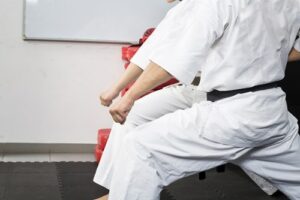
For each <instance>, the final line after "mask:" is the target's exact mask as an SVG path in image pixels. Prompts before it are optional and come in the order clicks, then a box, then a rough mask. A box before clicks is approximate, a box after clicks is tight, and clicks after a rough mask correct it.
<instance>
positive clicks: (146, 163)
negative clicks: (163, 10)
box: [94, 0, 300, 200]
mask: <svg viewBox="0 0 300 200" xmlns="http://www.w3.org/2000/svg"><path fill="white" fill-rule="evenodd" d="M299 28H300V1H298V0H286V1H282V0H272V1H259V0H251V1H250V0H223V1H221V0H201V1H200V0H186V1H183V2H181V3H179V4H178V5H177V6H175V7H174V8H173V9H171V10H170V12H169V13H168V14H167V16H166V17H165V18H164V20H163V21H162V22H161V23H160V24H159V26H158V27H157V28H156V30H155V32H154V33H153V34H152V35H151V37H150V38H149V39H148V40H147V41H146V43H145V44H144V45H143V46H142V47H141V49H140V50H139V51H138V53H137V54H136V55H135V56H134V58H133V59H132V60H131V62H132V64H131V65H130V67H129V68H128V70H126V72H125V74H124V76H123V77H122V78H121V79H120V80H119V82H118V83H117V84H116V85H115V86H114V87H113V89H111V90H110V91H108V92H106V93H104V94H103V95H102V104H103V105H107V106H109V105H110V104H111V101H112V100H113V99H114V98H115V97H116V96H117V95H118V93H119V91H120V89H121V88H123V87H125V85H127V83H128V82H131V81H134V80H135V79H136V78H137V77H138V79H137V80H136V82H135V84H134V85H133V86H132V87H131V89H130V90H129V91H128V92H127V93H126V95H125V96H124V97H123V98H122V99H121V100H120V101H119V102H118V103H117V104H115V105H113V106H112V107H111V109H110V113H111V115H112V117H113V119H114V121H116V122H118V123H120V124H117V123H115V124H114V125H113V127H112V133H111V135H110V138H109V141H108V143H107V147H106V149H105V152H104V155H103V157H102V160H101V162H100V164H99V167H98V169H97V172H96V175H95V178H94V181H95V182H96V183H98V184H100V185H103V186H104V187H106V188H109V189H110V195H109V199H112V200H122V199H128V200H134V199H145V200H148V199H149V200H152V199H159V192H160V190H161V188H162V187H163V186H164V185H168V184H170V183H172V182H174V181H176V180H178V179H180V178H183V177H185V176H188V175H191V174H194V173H198V172H199V171H204V170H207V169H210V168H212V167H215V166H218V165H221V164H224V163H227V162H232V163H234V164H237V165H239V166H241V167H242V168H244V169H247V170H249V171H252V172H254V173H256V174H258V175H260V176H263V177H265V178H266V179H268V180H269V181H270V182H272V184H274V185H275V186H276V187H277V188H279V189H280V190H281V191H282V192H283V193H285V194H286V195H287V196H288V197H289V198H290V199H300V192H299V191H300V160H299V155H300V141H299V135H298V126H297V120H296V119H295V118H294V117H293V116H292V115H291V114H290V113H289V112H288V111H287V108H286V102H285V94H284V92H283V91H282V90H281V88H279V87H277V86H276V84H275V83H274V82H276V81H279V80H281V79H283V77H284V71H285V66H286V63H287V60H288V55H289V52H291V53H290V58H291V59H299V57H300V55H299V54H300V53H299V51H300V41H299V40H296V36H297V34H298V33H299ZM293 47H294V48H295V49H293ZM199 70H200V71H201V72H202V74H201V83H200V85H199V86H197V87H194V86H190V85H189V84H190V83H191V81H192V79H193V78H194V76H195V75H196V73H197V71H199ZM171 77H176V78H177V79H178V80H179V81H180V82H181V83H183V85H181V86H180V85H176V86H173V87H168V88H165V89H163V90H160V91H158V92H155V93H151V94H150V95H147V96H146V97H144V98H142V99H139V100H137V101H135V100H136V99H138V98H139V97H140V96H141V95H143V94H144V93H146V92H147V91H148V90H150V89H152V88H154V87H155V86H157V85H159V84H161V83H163V82H165V81H166V80H168V79H170V78H171ZM254 86H256V87H254ZM243 88H245V89H243ZM237 89H243V90H239V91H236V90H237ZM215 90H219V91H230V92H215ZM206 92H208V95H207V97H208V101H206V97H205V94H206ZM105 198H107V197H104V198H103V199H105Z"/></svg>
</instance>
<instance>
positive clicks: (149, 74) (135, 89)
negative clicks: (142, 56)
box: [126, 62, 172, 101]
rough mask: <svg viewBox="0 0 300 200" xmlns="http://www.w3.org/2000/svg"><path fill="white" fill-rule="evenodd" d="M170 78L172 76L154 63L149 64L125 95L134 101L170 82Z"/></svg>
mask: <svg viewBox="0 0 300 200" xmlns="http://www.w3.org/2000/svg"><path fill="white" fill-rule="evenodd" d="M171 78H172V75H171V74H169V73H168V72H167V71H166V70H164V69H163V68H162V67H160V66H159V65H157V64H155V63H154V62H150V64H149V65H148V66H147V68H146V69H145V71H144V72H143V73H142V74H141V76H140V77H139V78H138V79H137V80H136V82H135V83H134V85H133V86H132V87H131V88H130V89H129V90H128V91H127V93H126V95H127V96H128V97H129V98H131V99H132V100H133V101H135V100H136V99H138V98H139V97H140V96H142V95H144V94H145V93H147V92H148V91H149V90H151V89H153V88H155V87H156V86H158V85H160V84H162V83H164V82H166V81H168V80H170V79H171Z"/></svg>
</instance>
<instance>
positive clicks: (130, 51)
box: [122, 45, 140, 61]
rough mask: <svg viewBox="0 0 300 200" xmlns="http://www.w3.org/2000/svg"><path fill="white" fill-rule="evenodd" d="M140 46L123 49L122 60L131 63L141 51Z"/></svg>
mask: <svg viewBox="0 0 300 200" xmlns="http://www.w3.org/2000/svg"><path fill="white" fill-rule="evenodd" d="M139 48H140V45H132V46H128V47H122V59H123V60H125V61H130V59H131V58H132V57H133V56H134V54H135V53H136V52H137V51H138V50H139Z"/></svg>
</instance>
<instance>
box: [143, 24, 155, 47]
mask: <svg viewBox="0 0 300 200" xmlns="http://www.w3.org/2000/svg"><path fill="white" fill-rule="evenodd" d="M154 30H155V28H149V29H147V30H146V31H145V33H144V35H143V37H142V38H141V39H140V44H143V43H144V42H145V41H146V40H147V39H148V38H149V37H150V35H151V34H152V33H153V31H154Z"/></svg>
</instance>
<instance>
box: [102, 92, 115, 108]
mask: <svg viewBox="0 0 300 200" xmlns="http://www.w3.org/2000/svg"><path fill="white" fill-rule="evenodd" d="M118 96H119V92H118V91H117V90H115V89H109V90H106V91H104V92H103V93H102V94H101V95H100V96H99V99H100V103H101V104H102V105H103V106H107V107H108V106H110V105H111V104H112V102H113V100H114V99H115V98H117V97H118Z"/></svg>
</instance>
